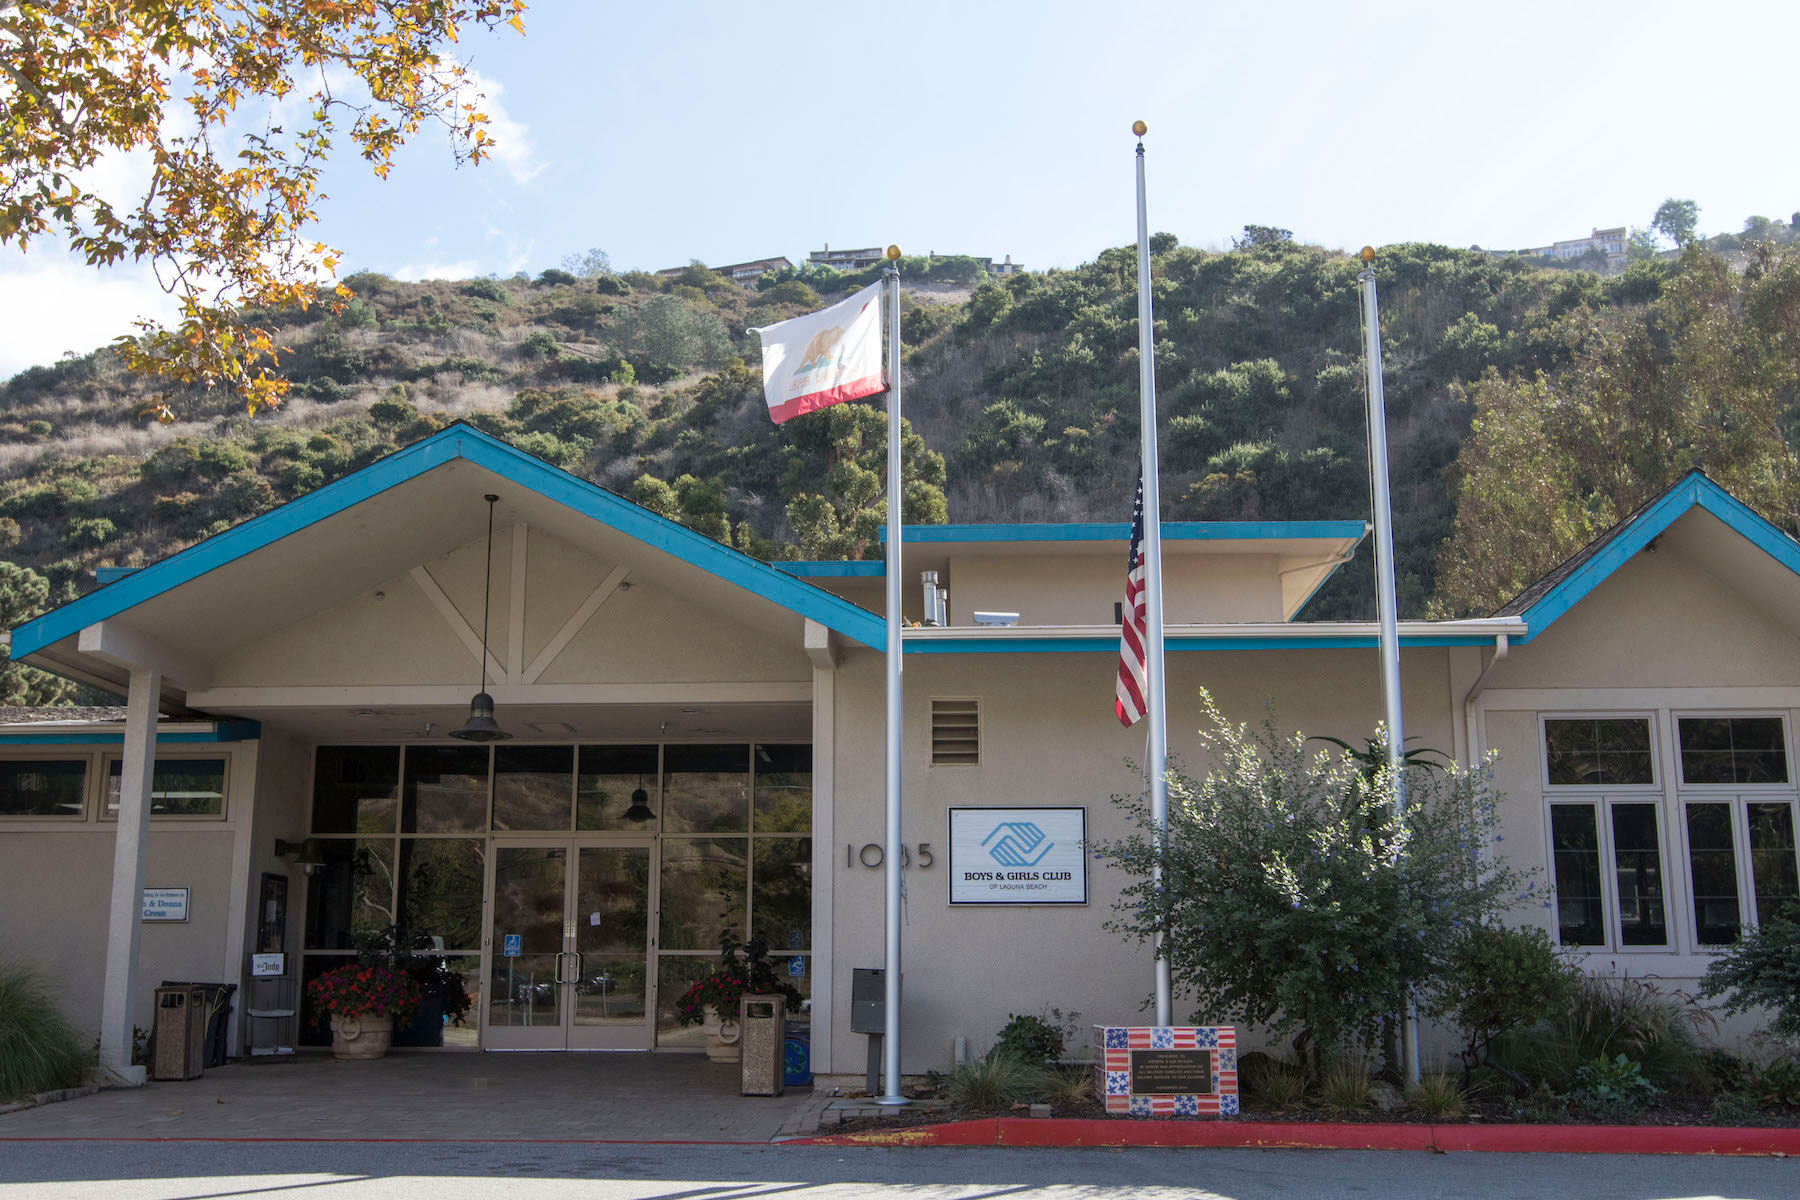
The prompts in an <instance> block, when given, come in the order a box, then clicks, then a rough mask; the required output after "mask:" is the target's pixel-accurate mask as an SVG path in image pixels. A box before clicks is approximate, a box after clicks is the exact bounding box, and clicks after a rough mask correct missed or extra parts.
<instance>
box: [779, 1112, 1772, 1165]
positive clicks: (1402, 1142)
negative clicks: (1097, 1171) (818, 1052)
mask: <svg viewBox="0 0 1800 1200" xmlns="http://www.w3.org/2000/svg"><path fill="white" fill-rule="evenodd" d="M787 1144H788V1145H806V1146H1037V1147H1047V1146H1108V1147H1114V1146H1160V1147H1193V1148H1214V1149H1263V1150H1276V1149H1285V1150H1438V1151H1445V1152H1447V1151H1452V1150H1454V1151H1485V1152H1510V1153H1533V1154H1730V1155H1743V1154H1775V1155H1789V1156H1793V1157H1800V1129H1744V1128H1711V1127H1700V1126H1692V1125H1674V1126H1670V1125H1355V1124H1327V1123H1316V1124H1315V1123H1306V1122H1293V1121H1230V1122H1220V1123H1209V1122H1199V1121H1142V1120H1138V1121H1120V1120H1088V1119H1079V1118H1072V1117H1071V1118H1050V1119H1048V1120H1046V1119H1043V1118H1036V1119H1033V1118H1024V1117H997V1118H996V1117H990V1118H986V1119H983V1120H978V1121H949V1122H945V1123H944V1124H941V1125H920V1126H914V1127H912V1128H910V1129H891V1130H890V1129H882V1130H872V1131H870V1132H867V1133H846V1134H836V1135H831V1136H825V1137H812V1138H796V1139H794V1140H793V1141H791V1142H789V1143H787Z"/></svg>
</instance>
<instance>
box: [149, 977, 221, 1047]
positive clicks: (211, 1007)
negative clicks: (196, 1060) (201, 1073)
mask: <svg viewBox="0 0 1800 1200" xmlns="http://www.w3.org/2000/svg"><path fill="white" fill-rule="evenodd" d="M162 985H163V986H164V987H166V988H200V989H202V990H203V991H204V992H205V993H206V994H205V996H204V998H203V1000H202V1003H201V1008H200V1018H199V1020H200V1023H201V1027H202V1028H203V1029H204V1030H205V1036H206V1065H207V1066H209V1067H222V1066H224V1065H225V1063H226V1060H228V1059H229V1058H230V1057H231V1042H230V1039H229V1038H228V1037H227V1036H226V1034H227V1031H228V1030H229V1028H230V1024H231V1007H232V1006H231V997H232V995H233V994H234V993H235V992H236V991H237V989H238V985H237V984H235V983H205V982H201V981H198V980H190V979H165V980H163V981H162Z"/></svg>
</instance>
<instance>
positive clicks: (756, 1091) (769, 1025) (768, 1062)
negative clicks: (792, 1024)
mask: <svg viewBox="0 0 1800 1200" xmlns="http://www.w3.org/2000/svg"><path fill="white" fill-rule="evenodd" d="M738 1028H739V1029H740V1030H742V1031H743V1032H742V1033H741V1034H740V1035H739V1037H738V1045H739V1046H740V1047H741V1048H742V1049H743V1065H744V1082H743V1088H742V1091H743V1094H744V1095H746V1096H779V1095H781V1089H782V1087H783V1086H784V1085H785V1083H786V1076H787V997H786V996H779V995H775V996H745V997H743V998H742V999H740V1000H739V1001H738Z"/></svg>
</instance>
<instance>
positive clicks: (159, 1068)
mask: <svg viewBox="0 0 1800 1200" xmlns="http://www.w3.org/2000/svg"><path fill="white" fill-rule="evenodd" d="M152 1033H153V1036H154V1038H155V1042H154V1045H153V1047H152V1049H151V1052H150V1078H152V1079H156V1080H177V1079H198V1078H200V1074H201V1072H202V1071H204V1070H206V989H205V988H202V987H159V988H157V989H156V1028H155V1029H154V1030H153V1031H152Z"/></svg>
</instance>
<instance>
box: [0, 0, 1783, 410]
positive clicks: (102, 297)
mask: <svg viewBox="0 0 1800 1200" xmlns="http://www.w3.org/2000/svg"><path fill="white" fill-rule="evenodd" d="M526 28H527V31H528V32H527V36H525V37H523V38H521V37H518V36H517V35H514V34H512V33H510V32H506V33H502V34H480V35H470V36H466V37H465V38H464V41H463V43H462V44H463V48H464V50H465V52H467V53H468V54H469V55H470V56H471V58H472V61H473V66H474V68H475V70H476V71H477V72H478V73H479V74H480V76H481V78H482V79H483V80H484V81H486V82H487V84H488V87H489V95H490V99H491V100H492V101H493V102H494V105H495V109H496V116H497V118H498V120H497V122H496V127H495V133H496V134H497V136H498V137H499V138H500V140H501V143H502V147H503V154H502V156H501V157H500V158H499V159H497V160H496V161H493V162H490V163H488V164H485V165H483V166H482V167H480V168H476V169H468V168H464V169H461V170H457V169H454V168H453V167H452V165H451V162H450V155H449V152H448V149H447V148H446V146H445V145H444V142H443V140H442V138H441V137H439V136H435V135H433V134H431V133H429V132H428V133H425V134H422V135H420V137H419V138H418V139H417V140H416V142H415V143H414V144H413V145H412V146H410V147H408V148H407V149H406V151H404V152H403V154H402V155H401V158H400V161H399V163H398V165H397V166H396V168H395V170H394V172H393V174H392V175H391V176H390V177H389V179H388V180H387V181H386V182H382V181H380V180H377V179H375V178H373V177H372V176H371V175H370V174H369V172H368V171H367V169H366V167H365V166H364V165H363V164H362V163H361V162H360V161H358V160H356V159H354V158H353V157H350V156H346V157H344V158H343V159H341V160H339V161H337V162H335V163H334V164H333V165H332V167H331V169H330V170H329V171H328V173H327V175H326V179H325V189H326V191H327V192H328V193H329V195H330V199H329V200H327V201H326V202H325V203H324V204H323V205H322V206H321V209H320V212H321V217H322V221H321V224H320V226H319V236H320V237H321V239H322V240H324V241H327V242H329V243H331V244H333V245H336V246H338V247H339V248H341V249H342V250H343V251H344V255H345V258H344V265H343V267H342V268H341V269H342V270H343V271H346V272H348V271H355V270H360V269H371V270H378V271H383V272H387V273H389V274H394V275H399V276H402V277H406V278H422V277H453V276H465V275H472V274H488V273H498V274H502V275H508V274H512V273H514V272H515V271H521V270H523V271H529V272H532V273H534V274H535V273H536V272H537V271H539V270H542V269H543V268H545V267H548V266H554V265H556V264H557V263H558V262H559V260H560V259H561V258H562V257H563V256H564V255H565V254H569V253H573V252H578V251H582V250H585V249H587V248H589V247H595V246H597V247H601V248H604V249H605V250H606V251H608V252H609V253H610V254H611V256H612V260H613V263H614V265H615V266H616V267H618V268H621V269H623V268H629V267H644V268H650V269H655V268H659V267H666V266H673V265H678V264H681V263H685V262H687V261H688V260H690V259H694V258H698V259H701V260H703V261H706V262H711V263H723V262H730V261H735V260H740V259H749V258H760V257H764V256H767V255H775V254H786V255H788V256H789V257H792V258H796V259H798V258H799V257H801V256H802V255H804V254H805V252H806V251H808V250H810V249H816V248H818V247H819V246H821V245H823V244H824V243H827V242H829V243H831V244H832V245H837V246H850V245H873V244H878V243H885V242H889V241H898V242H900V243H901V244H902V245H903V246H904V247H906V249H907V250H908V251H909V252H924V251H936V252H938V253H952V252H964V253H975V254H986V255H993V256H995V257H1000V256H1002V255H1007V254H1010V255H1011V256H1012V257H1013V258H1014V259H1015V260H1017V261H1020V262H1023V263H1025V264H1026V265H1027V266H1028V267H1031V268H1034V269H1036V268H1043V267H1056V266H1064V267H1066V266H1074V265H1076V264H1078V263H1081V262H1084V261H1087V260H1089V259H1091V258H1092V257H1093V256H1094V255H1095V254H1096V253H1098V252H1099V251H1100V250H1102V249H1104V248H1105V247H1107V246H1109V245H1120V244H1124V243H1126V242H1128V241H1130V240H1131V238H1132V237H1133V235H1134V224H1133V222H1134V219H1135V218H1134V214H1133V207H1132V206H1133V197H1132V186H1133V185H1132V146H1133V139H1132V138H1131V136H1130V133H1129V125H1130V123H1131V121H1132V120H1133V119H1136V118H1140V117H1141V118H1142V119H1144V120H1146V121H1148V122H1149V124H1150V136H1149V138H1148V139H1147V144H1148V147H1149V154H1150V159H1149V172H1150V222H1151V227H1152V228H1153V229H1157V230H1168V231H1171V232H1173V233H1175V234H1177V235H1179V236H1180V238H1181V239H1182V241H1184V242H1187V243H1191V244H1198V245H1224V244H1227V243H1228V240H1229V238H1230V237H1231V236H1232V234H1234V233H1235V232H1237V231H1238V230H1239V229H1240V227H1241V226H1243V225H1244V224H1245V223H1247V222H1256V223H1260V224H1274V225H1282V226H1286V227H1288V228H1291V229H1293V230H1294V231H1295V233H1296V234H1297V235H1298V236H1300V237H1302V238H1304V239H1306V240H1309V241H1316V242H1320V243H1323V244H1325V245H1331V246H1344V247H1350V248H1353V247H1355V246H1359V245H1361V244H1362V243H1364V242H1372V243H1374V244H1376V245H1380V244H1383V243H1387V242H1395V241H1414V240H1426V241H1438V242H1444V243H1447V244H1450V245H1457V246H1467V245H1471V244H1479V245H1482V246H1488V247H1512V246H1520V245H1530V244H1541V243H1545V242H1549V241H1552V240H1555V239H1557V238H1563V237H1575V236H1581V235H1585V234H1586V233H1587V232H1588V230H1589V229H1590V228H1592V227H1593V226H1595V225H1601V226H1605V225H1617V224H1636V225H1645V224H1648V223H1649V219H1650V215H1651V213H1652V212H1653V211H1654V210H1655V208H1656V205H1657V204H1658V203H1659V202H1660V201H1661V200H1662V199H1663V198H1665V197H1667V196H1683V197H1691V198H1693V199H1695V200H1697V201H1698V202H1699V204H1700V209H1701V216H1700V224H1701V228H1702V230H1704V231H1706V232H1717V231H1719V230H1724V229H1731V230H1735V229H1737V228H1739V227H1740V226H1741V223H1742V221H1743V218H1744V217H1745V216H1747V215H1749V214H1751V213H1761V214H1764V215H1768V216H1774V217H1782V218H1785V217H1787V216H1788V215H1789V214H1791V213H1792V212H1793V211H1794V210H1795V209H1797V208H1800V157H1797V156H1795V155H1793V154H1792V153H1791V152H1790V150H1789V143H1790V141H1791V134H1790V132H1789V129H1790V126H1791V122H1792V113H1793V104H1794V97H1793V92H1792V88H1791V85H1789V84H1788V83H1787V79H1788V74H1789V73H1788V71H1787V70H1786V68H1785V66H1784V65H1783V63H1784V60H1783V59H1781V58H1780V57H1779V55H1780V54H1782V53H1785V49H1786V48H1788V47H1791V46H1793V45H1795V44H1796V37H1795V35H1796V34H1800V6H1795V5H1792V4H1788V3H1766V4H1749V3H1738V4H1733V3H1716V4H1711V5H1706V6H1696V5H1692V4H1676V3H1658V2H1643V3H1635V4H1620V3H1598V2H1586V3H1583V2H1577V3H1567V2H1566V0H1565V2H1564V3H1559V4H1548V3H1537V2H1530V0H1524V2H1518V3H1506V4H1497V3H1490V4H1479V5H1478V4H1469V3H1444V2H1442V0H1439V2H1438V3H1399V2H1395V3H1369V4H1346V3H1342V2H1341V0H1339V2H1337V3H1299V2H1296V3H1261V4H1201V3H1189V4H1174V3H1169V4H1147V3H1119V2H1115V3H1105V4H1096V3H1073V2H1066V0H1036V2H1034V3H1014V2H1011V0H1008V2H984V0H964V2H963V3H960V4H944V3H908V4H888V5H872V4H862V5H845V4H824V3H820V4H760V5H742V4H711V3H707V4H701V3H691V4H690V3H677V2H666V3H662V4H655V5H641V4H640V5H629V6H627V5H618V4H613V3H609V2H608V3H602V2H598V0H595V2H584V0H539V3H537V4H536V5H535V6H534V7H533V9H532V10H531V12H530V13H529V14H528V15H527V17H526ZM1771 48H1777V49H1775V50H1773V51H1772V50H1771ZM158 311H167V310H166V307H163V306H162V305H161V304H160V298H159V296H158V295H157V293H156V292H155V289H154V288H153V286H151V284H150V282H149V280H148V278H147V276H146V275H145V273H144V272H142V271H141V270H131V269H126V270H119V271H114V272H110V273H108V274H106V275H104V276H102V275H98V274H96V273H95V272H92V271H90V270H88V269H86V268H84V267H81V266H80V265H79V264H76V263H71V262H68V261H66V260H64V259H62V258H60V257H59V256H58V255H57V254H56V253H55V251H54V249H53V248H52V247H50V246H48V244H45V246H44V248H43V249H42V250H40V249H37V248H34V249H33V251H32V252H31V254H30V255H28V256H21V255H18V254H17V253H16V252H14V251H12V250H11V249H8V250H6V251H0V329H4V330H7V331H8V332H7V333H6V334H5V335H4V336H0V377H4V376H5V375H8V374H10V373H11V372H13V371H16V370H18V369H19V368H21V367H23V366H26V365H29V364H30V363H33V362H40V361H47V360H48V359H52V358H54V357H55V356H56V355H57V354H58V353H60V352H62V351H64V350H77V351H85V350H88V349H91V348H92V347H93V346H95V345H98V344H100V343H101V342H103V341H105V340H107V339H108V338H109V337H111V336H113V335H114V334H117V333H120V332H125V331H127V327H128V324H129V320H130V318H131V316H132V315H135V314H137V313H142V312H149V313H155V312H158Z"/></svg>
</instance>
